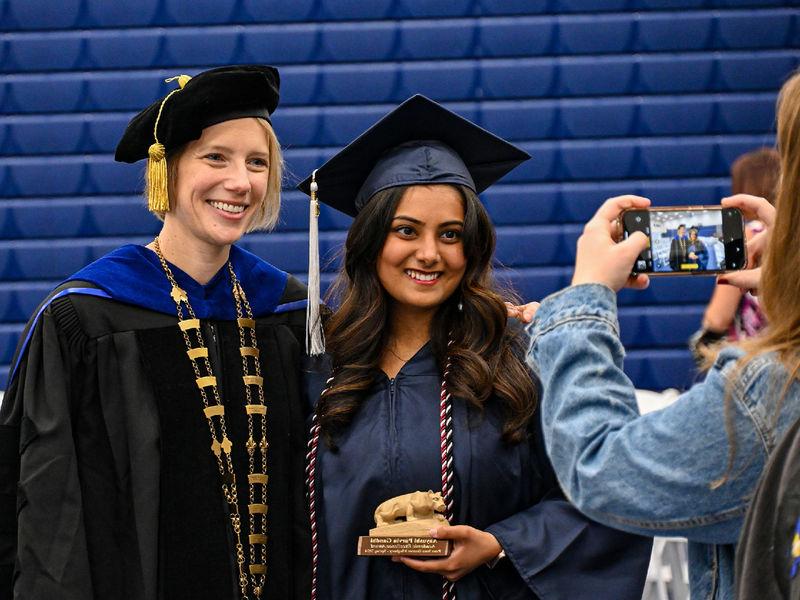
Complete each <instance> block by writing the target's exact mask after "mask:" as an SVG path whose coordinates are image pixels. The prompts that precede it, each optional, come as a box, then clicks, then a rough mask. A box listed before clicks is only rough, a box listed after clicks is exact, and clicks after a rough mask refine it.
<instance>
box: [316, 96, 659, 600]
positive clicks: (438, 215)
mask: <svg viewBox="0 0 800 600" xmlns="http://www.w3.org/2000/svg"><path fill="white" fill-rule="evenodd" d="M527 158H529V157H528V155H527V154H525V153H524V152H522V151H521V150H519V149H517V148H516V147H514V146H512V145H510V144H508V143H507V142H505V141H504V140H501V139H499V138H497V137H496V136H494V135H492V134H491V133H489V132H487V131H485V130H483V129H481V128H479V127H477V126H476V125H474V124H473V123H471V122H469V121H467V120H465V119H463V118H461V117H459V116H458V115H456V114H454V113H452V112H450V111H448V110H446V109H444V108H443V107H441V106H440V105H438V104H436V103H435V102H432V101H431V100H428V99H427V98H425V97H422V96H414V97H413V98H411V99H409V100H407V101H406V102H404V103H403V104H402V105H400V107H398V108H397V109H396V110H394V111H393V112H391V113H390V114H388V115H387V116H385V117H384V118H383V119H381V120H380V121H379V122H378V123H377V124H375V125H374V126H373V127H372V128H370V129H369V130H368V131H367V132H366V133H364V134H362V135H361V136H360V137H359V138H357V139H356V140H355V141H354V142H352V143H351V144H350V145H349V146H348V147H347V148H345V149H344V150H342V151H341V153H340V154H338V155H336V156H335V157H333V158H332V159H330V160H329V161H328V162H327V163H326V164H325V165H323V166H322V167H320V169H318V170H317V171H315V173H314V175H313V176H312V177H310V178H309V179H307V180H306V181H305V182H303V183H302V184H301V189H304V191H306V192H311V191H312V189H313V190H314V195H313V196H312V198H313V199H316V198H317V197H318V199H319V201H321V202H324V203H327V204H330V205H331V206H334V207H335V208H338V209H339V210H342V211H343V212H346V213H348V214H350V215H353V216H354V217H355V220H354V222H353V225H352V227H351V228H350V231H349V233H348V236H347V241H346V244H345V254H344V269H343V271H342V273H341V275H340V279H339V282H338V294H337V296H336V297H337V299H338V302H339V306H338V308H337V310H336V312H335V313H334V314H332V315H331V316H330V317H329V319H328V320H327V323H326V325H325V341H326V344H327V351H328V358H329V359H330V362H331V367H332V371H331V373H332V376H331V378H330V380H328V381H327V383H326V384H324V391H323V392H322V394H321V396H320V397H319V400H318V402H317V403H316V406H315V417H314V425H313V430H312V432H313V433H312V439H311V444H310V452H309V469H308V470H309V488H310V502H311V515H312V531H313V532H314V534H315V538H314V539H315V540H316V544H315V545H314V564H315V573H316V577H315V589H314V592H313V595H312V597H316V598H320V599H325V600H338V599H343V598H347V599H348V600H366V599H371V600H385V599H389V598H398V599H399V598H406V599H413V600H426V599H433V598H442V597H445V598H454V597H457V598H459V599H460V600H462V599H478V598H503V599H515V598H519V599H522V598H525V599H532V598H541V599H547V600H552V599H556V598H569V599H570V600H579V599H581V598H587V599H588V598H591V599H596V598H614V599H615V600H627V599H630V600H639V599H640V598H641V593H642V588H643V585H644V578H645V573H646V570H647V563H648V559H649V555H650V540H649V539H647V538H641V537H637V536H632V535H628V534H624V533H621V532H618V531H614V530H612V529H608V528H606V527H604V526H601V525H598V524H596V523H593V522H592V521H590V520H589V519H587V518H586V517H584V516H583V515H581V514H580V513H579V512H578V511H577V510H575V508H574V507H572V506H571V505H570V503H569V502H568V501H567V500H566V499H565V498H564V496H563V494H562V493H561V491H560V490H559V487H558V484H557V482H556V480H555V477H554V475H553V471H552V469H551V467H550V464H549V461H548V459H547V456H546V455H545V452H544V448H543V445H542V437H541V432H540V426H539V418H538V411H537V396H538V381H537V379H536V378H535V376H534V375H533V374H532V373H531V372H529V371H528V369H527V368H526V366H525V364H524V362H523V359H522V356H523V355H524V348H525V339H524V336H523V335H522V332H521V330H520V328H519V327H517V326H511V325H509V324H508V322H507V315H506V306H505V305H504V303H503V300H504V298H503V296H502V295H501V294H500V293H499V292H498V291H497V288H496V286H495V285H494V283H493V278H492V269H491V262H492V258H493V253H494V246H495V234H494V229H493V226H492V224H491V222H490V220H489V217H488V215H487V213H486V210H485V209H484V208H483V207H482V206H481V204H480V202H479V200H478V198H477V193H479V192H481V191H482V190H484V189H485V188H486V187H488V186H489V185H491V184H492V183H493V182H494V181H495V180H497V179H499V178H500V177H502V176H503V175H504V174H506V173H507V172H509V171H510V170H511V169H513V168H514V167H515V166H516V165H518V164H519V163H521V162H523V161H524V160H526V159H527ZM521 201H522V199H521ZM531 251H535V249H531ZM314 279H315V275H314V274H313V273H312V277H311V280H312V281H313V280H314ZM321 381H322V380H321ZM319 387H320V388H322V387H323V384H322V383H321V384H320V386H319ZM317 391H318V392H319V391H320V390H317ZM417 490H420V491H426V490H432V491H441V493H442V496H443V498H444V501H445V505H446V513H447V516H448V518H449V519H450V523H451V526H441V527H439V528H438V529H437V530H436V536H437V537H439V538H442V539H450V540H453V542H454V549H453V552H452V554H451V555H450V556H449V557H448V558H438V559H430V560H417V559H411V558H405V557H404V558H398V559H395V560H394V561H393V560H391V559H390V558H387V557H359V556H356V545H357V540H358V537H359V536H362V535H367V533H368V531H369V530H370V529H371V528H372V527H374V526H375V522H374V521H373V512H374V511H375V509H376V507H377V506H378V505H379V504H380V503H381V502H383V501H385V500H387V499H389V498H392V497H395V496H399V495H401V494H406V493H409V492H414V491H417ZM453 582H454V584H453Z"/></svg>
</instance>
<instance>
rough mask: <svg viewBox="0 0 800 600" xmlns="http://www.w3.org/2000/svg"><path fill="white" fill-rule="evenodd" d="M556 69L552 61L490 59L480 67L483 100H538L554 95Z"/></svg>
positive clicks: (556, 80)
mask: <svg viewBox="0 0 800 600" xmlns="http://www.w3.org/2000/svg"><path fill="white" fill-rule="evenodd" d="M558 77H559V74H558V67H557V65H556V64H555V62H554V61H553V60H551V59H523V60H510V59H503V60H492V61H486V62H485V63H484V64H483V65H482V68H481V78H480V84H481V91H482V92H483V96H484V97H486V98H500V99H502V98H508V99H510V98H540V97H549V96H551V95H553V94H554V93H555V92H556V89H557V85H558Z"/></svg>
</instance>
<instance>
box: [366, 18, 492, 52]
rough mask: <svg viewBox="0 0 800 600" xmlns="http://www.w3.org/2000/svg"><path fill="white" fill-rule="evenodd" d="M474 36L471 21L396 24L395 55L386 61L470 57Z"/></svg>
mask: <svg viewBox="0 0 800 600" xmlns="http://www.w3.org/2000/svg"><path fill="white" fill-rule="evenodd" d="M478 36H479V31H478V27H477V26H476V24H475V21H471V20H470V21H464V20H461V19H459V20H453V21H448V20H440V19H437V20H431V21H406V22H404V23H402V24H401V25H400V52H399V55H395V56H394V57H392V56H391V55H390V56H387V58H386V60H393V59H394V60H397V59H403V60H406V59H411V60H424V59H448V58H472V56H473V53H474V52H475V49H476V48H477V47H478ZM379 56H380V55H379Z"/></svg>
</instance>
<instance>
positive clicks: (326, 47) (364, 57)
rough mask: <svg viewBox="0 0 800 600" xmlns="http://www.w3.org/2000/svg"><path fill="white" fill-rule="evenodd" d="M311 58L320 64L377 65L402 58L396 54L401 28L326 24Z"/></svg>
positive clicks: (391, 24) (391, 23)
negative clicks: (366, 63) (349, 63)
mask: <svg viewBox="0 0 800 600" xmlns="http://www.w3.org/2000/svg"><path fill="white" fill-rule="evenodd" d="M317 35H318V41H317V44H316V46H317V49H316V52H315V54H314V57H315V60H316V61H319V62H327V63H332V62H377V61H392V60H400V59H402V58H404V56H403V55H402V53H401V52H400V50H399V47H400V25H399V24H398V23H396V22H380V23H370V22H367V23H326V24H325V25H323V27H322V29H321V31H319V32H318V34H317Z"/></svg>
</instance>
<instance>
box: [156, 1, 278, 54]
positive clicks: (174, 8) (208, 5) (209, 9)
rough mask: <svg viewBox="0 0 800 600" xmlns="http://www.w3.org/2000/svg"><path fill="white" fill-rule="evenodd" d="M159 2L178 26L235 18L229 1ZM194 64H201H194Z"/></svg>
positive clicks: (232, 5)
mask: <svg viewBox="0 0 800 600" xmlns="http://www.w3.org/2000/svg"><path fill="white" fill-rule="evenodd" d="M161 2H162V3H163V5H164V11H165V12H166V13H167V14H168V15H169V17H170V20H171V22H172V23H175V24H180V25H200V24H217V23H219V24H223V23H230V22H231V21H233V20H234V18H235V16H236V15H235V13H234V10H235V8H236V5H237V3H236V2H232V1H230V0H228V1H220V0H192V2H186V1H185V0H161ZM274 4H277V2H270V3H269V5H270V6H272V5H274ZM191 60H193V59H191ZM195 64H201V63H197V62H195Z"/></svg>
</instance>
